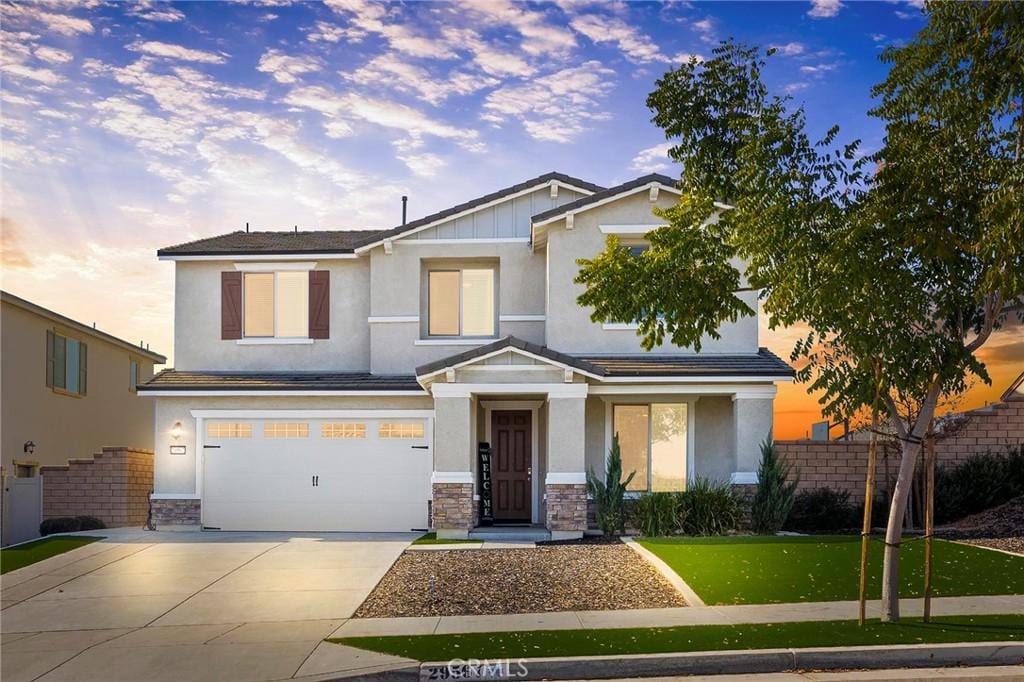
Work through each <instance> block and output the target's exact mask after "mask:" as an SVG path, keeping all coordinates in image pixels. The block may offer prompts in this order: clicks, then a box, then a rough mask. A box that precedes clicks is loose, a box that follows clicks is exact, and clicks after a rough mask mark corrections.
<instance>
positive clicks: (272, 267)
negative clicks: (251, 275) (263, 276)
mask: <svg viewBox="0 0 1024 682" xmlns="http://www.w3.org/2000/svg"><path fill="white" fill-rule="evenodd" d="M307 257H308V254H307ZM315 267H316V261H308V262H289V263H274V262H268V263H262V262H261V263H249V262H247V263H235V270H239V271H241V272H274V271H276V270H288V271H303V270H312V269H313V268H315Z"/></svg>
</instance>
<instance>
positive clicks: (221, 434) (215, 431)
mask: <svg viewBox="0 0 1024 682" xmlns="http://www.w3.org/2000/svg"><path fill="white" fill-rule="evenodd" d="M206 437H207V438H252V424H250V423H249V422H206Z"/></svg>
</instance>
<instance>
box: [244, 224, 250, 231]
mask: <svg viewBox="0 0 1024 682" xmlns="http://www.w3.org/2000/svg"><path fill="white" fill-rule="evenodd" d="M245 231H246V232H248V231H249V223H246V224H245Z"/></svg>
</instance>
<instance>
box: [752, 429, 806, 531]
mask: <svg viewBox="0 0 1024 682" xmlns="http://www.w3.org/2000/svg"><path fill="white" fill-rule="evenodd" d="M791 469H792V468H791V467H790V466H789V465H788V464H785V463H783V462H780V461H779V455H778V453H777V452H776V451H775V443H773V442H772V441H771V438H770V437H769V438H768V439H766V440H765V441H764V442H763V443H761V464H760V466H759V467H758V469H757V482H758V485H757V492H756V493H755V494H754V499H753V501H752V502H751V505H750V524H751V526H753V529H754V532H755V533H758V534H759V535H772V534H774V533H777V532H778V531H779V530H781V529H782V525H783V524H784V523H786V518H787V517H789V511H790V509H792V508H793V500H794V499H795V497H796V486H797V485H798V484H799V483H800V474H799V473H797V475H796V477H795V478H794V479H793V480H792V481H789V480H788V479H789V474H790V473H791Z"/></svg>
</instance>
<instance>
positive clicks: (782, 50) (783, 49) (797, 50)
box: [771, 42, 807, 57]
mask: <svg viewBox="0 0 1024 682" xmlns="http://www.w3.org/2000/svg"><path fill="white" fill-rule="evenodd" d="M771 47H772V48H773V49H774V50H775V51H776V52H777V53H778V54H781V55H783V56H784V57H795V56H796V55H798V54H803V53H804V51H805V50H806V49H807V48H806V47H805V46H804V44H803V43H796V42H789V43H786V44H785V45H772V46H771Z"/></svg>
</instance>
